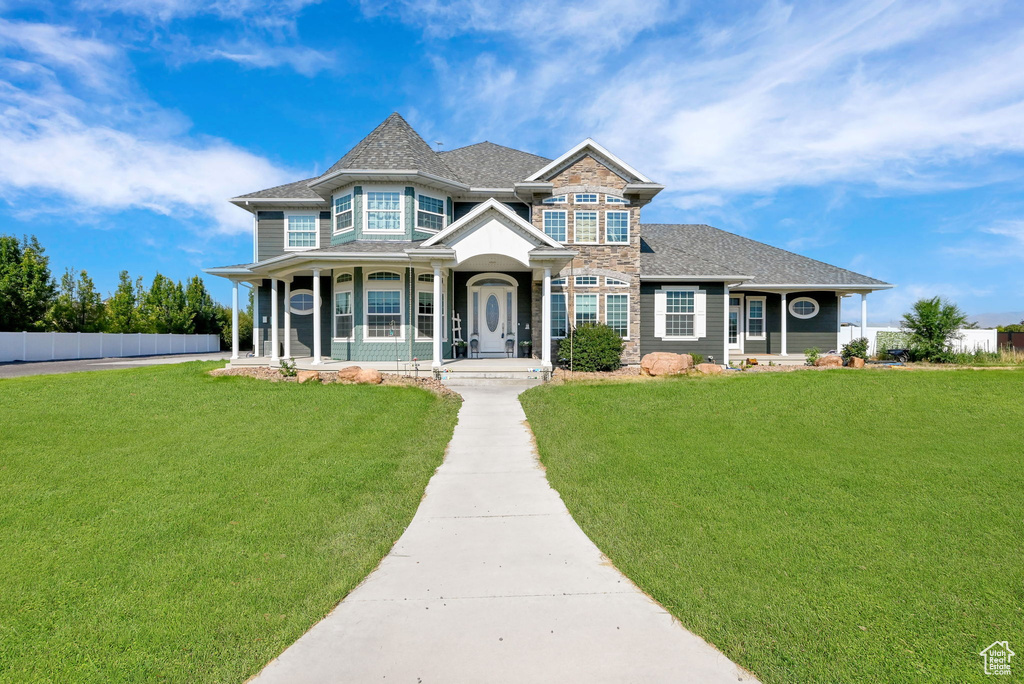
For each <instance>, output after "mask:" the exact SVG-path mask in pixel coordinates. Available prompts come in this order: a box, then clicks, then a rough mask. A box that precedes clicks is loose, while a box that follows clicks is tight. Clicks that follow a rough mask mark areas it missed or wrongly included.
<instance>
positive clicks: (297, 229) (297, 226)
mask: <svg viewBox="0 0 1024 684" xmlns="http://www.w3.org/2000/svg"><path fill="white" fill-rule="evenodd" d="M316 221H317V219H316V214H285V217H284V223H285V246H286V247H288V248H289V249H303V248H305V247H316V246H317V242H318V240H317V226H316Z"/></svg>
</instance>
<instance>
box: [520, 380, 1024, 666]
mask: <svg viewBox="0 0 1024 684" xmlns="http://www.w3.org/2000/svg"><path fill="white" fill-rule="evenodd" d="M522 402H523V405H524V407H525V409H526V414H527V416H528V417H529V420H530V424H531V426H532V427H533V430H534V432H535V434H536V437H537V443H538V445H539V449H540V455H541V459H542V461H543V462H544V465H545V466H546V467H547V474H548V478H549V479H550V481H551V484H552V485H553V486H554V487H555V489H557V490H558V491H559V492H560V493H561V494H562V497H563V498H564V500H565V502H566V504H567V505H568V507H569V510H570V511H571V512H572V514H573V516H574V517H575V519H576V520H577V521H578V522H579V523H580V525H581V526H582V527H583V529H584V531H585V532H586V533H587V534H588V535H590V537H591V538H592V539H593V540H594V541H595V542H596V543H597V545H598V546H599V547H600V548H601V550H602V551H604V552H605V553H606V554H607V555H608V556H609V557H610V558H611V559H612V561H613V562H614V563H615V564H616V566H618V567H619V568H620V569H621V570H622V571H623V572H625V573H626V575H628V576H629V577H630V578H632V579H633V580H634V581H635V582H636V583H637V584H638V585H639V586H640V587H641V588H643V589H644V590H645V591H647V592H648V593H649V594H651V595H652V596H653V597H654V598H655V599H657V600H658V601H659V602H660V603H662V604H663V605H664V606H666V607H667V608H668V609H669V610H670V611H671V612H672V613H673V614H674V615H676V616H677V617H678V618H679V619H680V620H681V621H682V623H683V624H684V625H685V626H686V627H688V628H690V629H691V630H693V631H694V632H696V633H697V634H699V635H701V636H703V637H704V638H706V639H707V640H708V641H710V642H711V643H713V644H715V645H716V646H717V647H718V648H720V649H721V650H722V651H724V652H725V653H726V655H728V656H729V657H731V658H732V659H734V660H735V661H737V662H738V663H740V664H741V665H743V666H745V667H747V668H749V669H750V670H752V671H753V672H755V673H756V674H757V675H758V676H759V677H760V678H761V679H762V681H764V682H799V683H806V682H903V681H906V682H969V681H978V682H980V681H983V680H986V677H985V675H984V674H983V672H982V664H981V658H980V657H979V656H978V652H979V651H981V650H982V649H983V648H985V647H986V646H988V645H989V644H990V643H992V642H993V641H996V640H1000V641H1001V640H1006V639H1008V640H1009V641H1010V647H1011V648H1012V649H1014V650H1015V651H1016V652H1017V653H1019V654H1024V372H1020V371H970V370H967V371H944V372H938V371H936V372H899V371H891V372H886V371H845V370H838V371H828V372H824V373H811V372H804V373H785V374H782V373H779V374H775V373H772V374H767V373H765V374H746V375H743V376H740V377H720V378H714V377H713V378H706V379H688V378H684V379H678V380H666V381H658V382H647V383H632V384H622V383H602V384H590V385H587V384H567V385H563V386H545V387H539V388H536V389H533V390H530V391H529V392H527V393H526V394H524V395H523V396H522ZM1018 659H1019V662H1018V661H1017V660H1015V661H1013V663H1012V666H1013V669H1014V670H1015V672H1014V674H1015V675H1016V676H1017V677H1020V676H1021V674H1024V655H1019V656H1018Z"/></svg>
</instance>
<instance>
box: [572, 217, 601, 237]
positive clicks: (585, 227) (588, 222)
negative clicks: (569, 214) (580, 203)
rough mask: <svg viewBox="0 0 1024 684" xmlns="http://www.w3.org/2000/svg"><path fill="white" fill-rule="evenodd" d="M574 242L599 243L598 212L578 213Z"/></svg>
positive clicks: (575, 222)
mask: <svg viewBox="0 0 1024 684" xmlns="http://www.w3.org/2000/svg"><path fill="white" fill-rule="evenodd" d="M574 226H575V231H576V232H575V235H574V242H589V243H592V244H593V243H596V242H597V212H596V211H577V212H576V216H575V221H574Z"/></svg>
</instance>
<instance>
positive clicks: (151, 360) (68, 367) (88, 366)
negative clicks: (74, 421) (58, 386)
mask: <svg viewBox="0 0 1024 684" xmlns="http://www.w3.org/2000/svg"><path fill="white" fill-rule="evenodd" d="M229 356H231V352H215V353H212V354H172V355H170V356H132V357H129V358H122V359H82V360H80V361H30V362H22V361H16V362H13V363H0V378H16V377H20V376H23V375H54V374H56V373H81V372H82V371H94V370H110V369H111V368H133V367H136V366H159V365H162V364H165V363H184V362H186V361H216V360H218V359H224V360H227V358H228V357H229Z"/></svg>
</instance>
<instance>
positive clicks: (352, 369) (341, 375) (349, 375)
mask: <svg viewBox="0 0 1024 684" xmlns="http://www.w3.org/2000/svg"><path fill="white" fill-rule="evenodd" d="M362 370H363V369H362V368H360V367H359V366H346V367H345V368H342V369H341V370H340V371H338V375H337V376H336V377H335V378H334V381H335V382H356V377H358V376H359V373H360V372H362Z"/></svg>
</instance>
